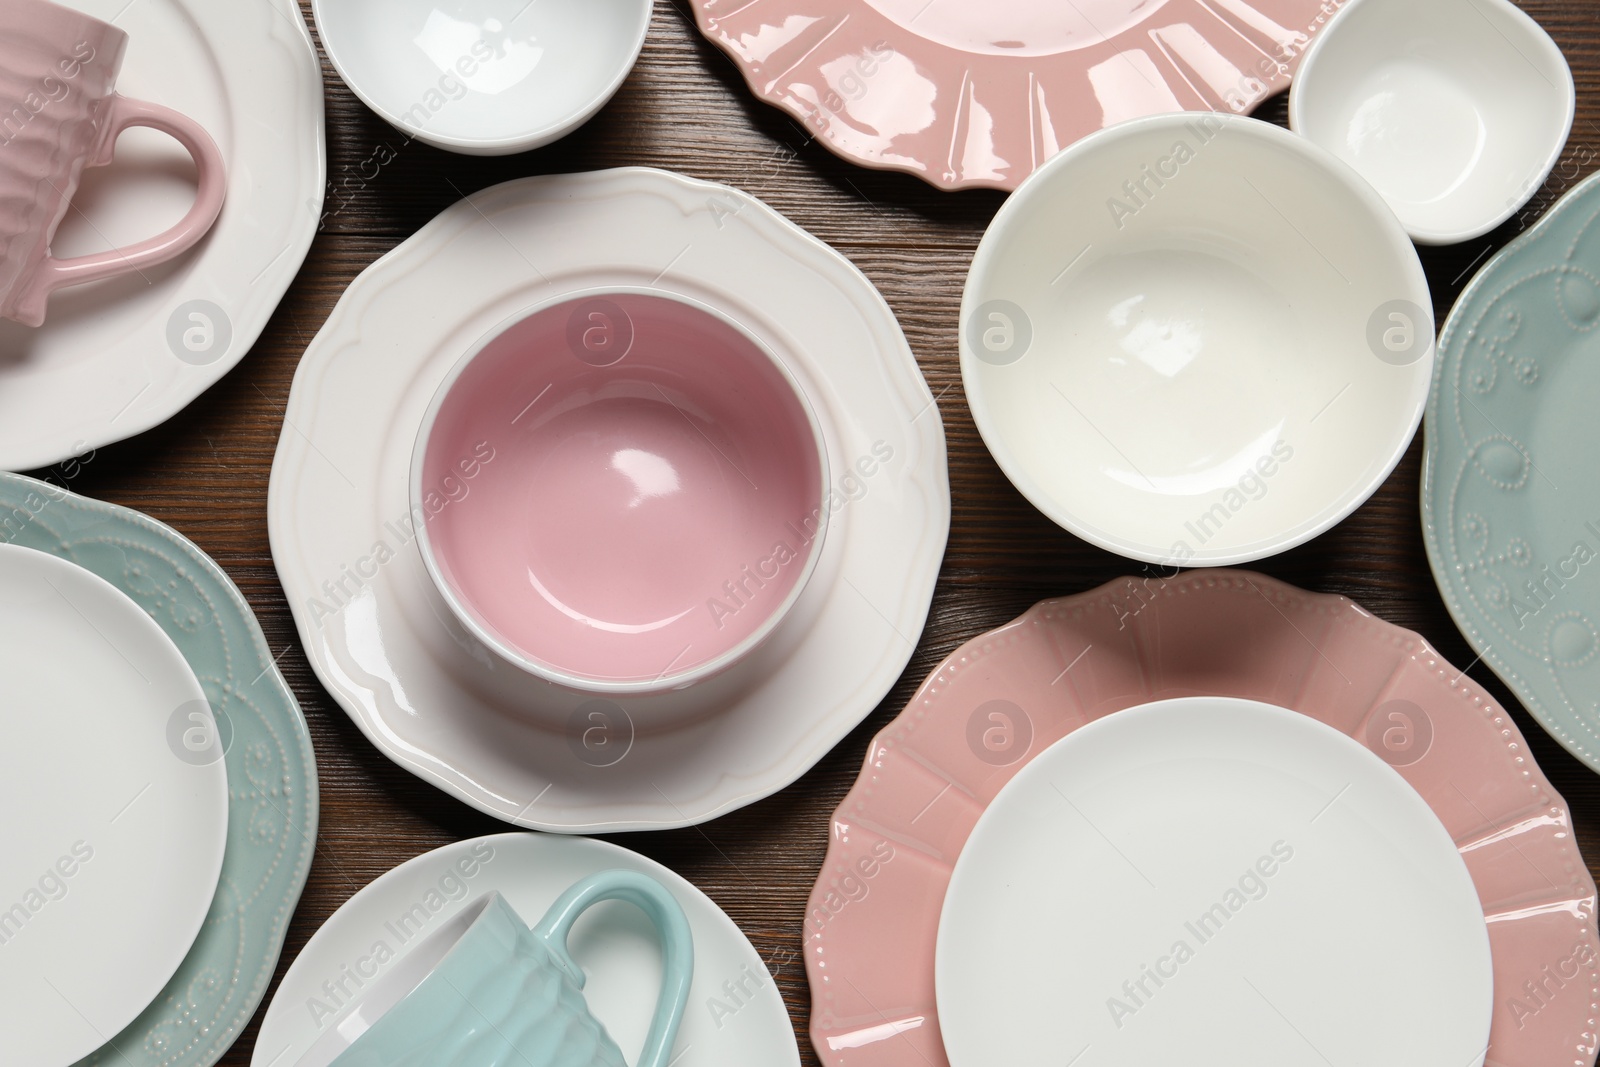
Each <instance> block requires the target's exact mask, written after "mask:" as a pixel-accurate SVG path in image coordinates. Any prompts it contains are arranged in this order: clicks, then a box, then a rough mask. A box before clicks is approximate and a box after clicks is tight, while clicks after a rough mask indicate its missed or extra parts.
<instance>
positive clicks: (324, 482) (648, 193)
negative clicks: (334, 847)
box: [267, 168, 950, 833]
mask: <svg viewBox="0 0 1600 1067" xmlns="http://www.w3.org/2000/svg"><path fill="white" fill-rule="evenodd" d="M598 285H628V286H651V287H654V288H658V289H661V290H663V291H665V292H669V293H676V294H678V295H680V296H685V297H688V298H690V299H693V300H697V301H699V302H701V303H703V304H707V305H709V306H711V307H712V308H714V309H716V310H718V311H720V312H722V313H723V314H725V315H727V316H729V317H730V318H732V319H733V320H734V321H736V322H739V323H740V324H741V325H743V326H744V328H745V329H746V330H747V331H748V332H750V333H751V334H752V335H753V336H755V337H756V338H757V339H758V340H759V341H761V342H762V343H763V344H765V345H766V346H767V347H768V348H769V349H770V350H771V351H773V352H774V353H776V354H777V355H778V356H779V357H780V358H781V359H782V360H783V361H784V364H785V366H787V367H788V368H789V370H790V371H791V372H792V373H793V374H794V376H795V379H796V380H797V381H798V382H799V383H800V386H801V388H802V389H804V390H805V392H806V395H807V398H808V399H809V400H810V402H811V405H812V407H813V409H814V410H815V412H816V416H817V421H818V423H819V425H820V427H821V430H822V436H823V440H824V443H825V445H826V447H827V450H828V462H829V468H830V470H831V471H832V472H833V489H834V496H833V497H832V504H833V505H834V510H833V511H832V514H831V516H830V517H829V520H828V521H829V526H828V530H827V534H826V537H825V541H824V544H825V548H824V551H823V554H822V558H821V560H820V561H819V563H818V565H817V569H816V572H815V574H814V576H813V577H812V580H811V581H810V583H809V584H808V585H807V586H806V590H805V592H804V594H803V595H802V596H801V597H800V599H799V601H797V602H796V604H795V606H794V608H793V609H792V610H791V611H790V613H789V615H788V616H786V617H785V619H784V622H783V624H782V625H781V626H779V627H778V628H777V629H776V630H775V631H774V632H773V634H772V635H771V636H770V637H769V638H768V639H767V641H766V642H765V643H763V645H762V646H761V647H760V648H759V649H758V650H756V651H755V652H754V653H752V655H751V656H750V657H749V658H747V659H746V660H745V661H742V662H741V663H739V664H738V665H736V666H735V667H733V668H732V669H730V670H729V671H727V672H726V673H725V674H723V675H721V676H719V677H717V678H714V679H710V680H708V681H706V682H702V683H700V684H699V685H696V686H693V687H692V688H690V689H687V690H683V691H680V692H676V693H669V694H663V695H657V696H651V697H638V698H629V699H627V700H621V701H618V702H616V703H611V702H607V701H597V700H593V699H591V698H590V697H589V696H587V695H585V694H579V693H576V692H573V691H570V690H565V689H561V688H558V687H556V686H554V685H551V684H548V683H545V682H541V681H539V680H537V679H534V678H531V677H530V676H528V675H527V674H525V673H524V672H522V671H520V670H518V669H517V668H515V667H512V666H511V665H510V664H508V663H505V662H503V661H501V660H499V659H498V658H497V657H495V656H494V655H493V654H491V653H490V652H489V651H488V650H487V649H485V648H484V647H483V646H482V645H481V644H480V643H478V642H477V641H476V640H474V639H473V638H472V637H471V636H470V635H469V634H468V633H467V631H466V630H465V629H463V628H462V627H461V626H460V624H459V623H457V622H456V621H455V618H454V616H453V615H452V614H451V612H450V610H449V609H448V608H447V607H446V606H445V603H444V601H443V598H442V597H441V596H440V595H439V593H438V590H437V589H436V588H435V587H434V585H433V584H432V583H431V582H430V581H429V580H428V576H427V572H426V571H425V570H424V568H423V565H422V560H421V554H420V553H419V551H418V549H417V546H416V543H415V539H414V537H413V536H412V535H411V533H410V532H409V529H408V528H407V525H406V524H407V514H408V507H409V505H408V492H407V489H408V483H409V476H410V462H411V453H412V446H413V443H414V440H415V438H416V434H417V428H418V427H419V426H420V425H421V423H422V417H423V413H424V412H425V411H426V409H427V407H428V404H429V402H430V401H431V400H432V398H433V395H434V392H435V390H436V389H437V388H438V385H439V383H440V382H441V381H443V380H444V377H445V375H446V374H447V373H448V372H449V370H450V368H451V367H452V366H453V365H454V364H455V362H456V360H457V359H458V358H459V357H460V356H461V354H462V353H464V352H466V351H467V350H468V349H470V348H471V347H472V346H473V344H474V343H475V342H477V341H478V339H479V338H481V337H482V336H483V335H484V334H485V333H487V332H488V331H489V330H490V329H491V328H492V327H494V326H495V324H497V323H499V322H502V321H504V320H505V319H507V318H509V317H510V316H511V315H513V314H514V313H516V312H517V311H519V310H520V309H522V308H526V307H529V306H531V305H533V304H535V303H539V302H541V301H545V300H549V299H554V298H555V297H557V296H559V295H560V294H562V293H567V292H573V291H577V290H581V289H586V288H592V287H595V286H598ZM457 489H458V491H465V492H470V491H471V484H470V481H468V482H465V483H463V485H462V486H459V487H457ZM267 520H268V526H269V529H270V532H271V535H272V554H273V559H274V560H275V561H276V563H277V567H278V575H279V578H280V579H281V580H282V582H283V587H284V591H285V592H286V593H287V595H288V598H289V603H290V606H291V608H292V609H293V611H294V614H295V622H296V624H297V625H298V627H299V632H300V636H301V638H302V640H303V642H304V644H305V648H306V653H307V655H308V657H309V658H310V660H311V664H312V666H313V667H314V668H315V669H316V671H317V674H318V676H319V677H320V678H321V679H322V681H323V684H325V685H326V686H327V687H328V689H329V691H330V692H332V693H333V695H334V697H335V698H336V699H338V701H339V702H340V704H341V705H342V706H343V707H344V709H345V710H346V711H347V712H348V713H349V714H350V716H351V718H352V719H354V720H355V721H356V723H357V725H359V726H360V727H361V729H362V730H363V731H364V732H365V733H366V735H367V737H368V738H369V739H370V740H371V741H372V742H373V743H374V744H375V745H377V746H378V747H379V748H380V749H382V750H383V751H384V752H385V753H386V754H387V755H388V756H389V757H390V758H391V759H393V760H395V761H396V762H397V763H399V764H401V765H402V766H404V767H407V768H409V769H410V770H412V771H413V772H414V773H416V774H418V775H420V776H421V777H423V778H425V779H427V780H428V781H431V782H433V783H434V784H436V785H438V786H440V787H441V788H443V789H445V790H447V791H448V792H450V793H452V794H454V795H455V796H457V797H460V798H461V799H462V800H464V801H466V802H467V803H469V804H472V805H474V806H475V807H477V808H479V809H481V810H483V811H487V812H489V813H490V814H493V815H496V816H498V817H500V818H502V819H506V820H508V821H512V822H515V823H518V824H519V825H524V826H532V827H536V828H539V829H547V830H559V831H564V832H574V833H577V832H598V831H617V830H630V829H646V828H659V827H666V826H682V825H688V824H692V823H697V822H703V821H705V820H707V819H711V818H714V817H716V816H717V815H720V814H722V813H724V812H727V811H730V810H732V809H734V808H737V807H740V806H742V805H744V804H748V803H751V802H752V801H755V800H758V799H760V798H762V797H764V796H767V795H769V794H771V793H773V792H776V791H777V790H779V789H781V788H783V787H784V786H786V785H788V784H789V783H790V782H792V781H794V780H795V779H796V778H798V777H799V776H800V775H801V774H803V773H805V771H806V770H807V769H808V768H810V767H811V765H812V764H813V763H815V762H816V761H817V760H818V759H820V758H821V757H822V756H823V755H824V754H825V753H826V752H827V751H828V750H829V749H830V748H832V747H833V746H834V745H835V744H837V743H838V741H839V740H840V738H842V737H844V735H845V734H847V733H848V732H849V731H850V730H851V729H853V728H854V727H855V726H856V724H857V723H859V722H860V721H861V720H862V719H863V718H864V717H865V716H866V715H867V714H868V713H869V712H871V711H872V709H873V708H874V707H876V706H877V704H878V702H879V701H880V700H882V699H883V696H884V694H885V693H887V692H888V691H889V689H890V687H891V686H893V684H894V682H895V680H896V679H897V678H898V677H899V675H900V673H901V671H902V670H904V668H905V665H906V663H907V661H908V660H909V659H910V656H911V652H912V650H913V648H914V647H915V645H916V641H917V639H918V637H919V636H920V634H921V632H922V627H923V624H924V622H925V621H926V619H927V612H928V606H929V604H930V602H931V600H932V596H933V585H934V580H935V578H936V577H937V575H938V570H939V563H940V561H941V559H942V557H943V554H944V546H945V539H946V536H947V535H948V533H949V524H950V491H949V482H948V476H947V473H946V467H945V444H944V429H943V426H942V425H941V423H940V419H939V411H938V408H937V406H936V405H935V404H934V401H933V397H932V395H931V394H930V393H929V392H928V387H927V385H926V383H924V382H923V380H922V376H921V374H920V373H919V372H918V370H917V366H916V362H915V360H914V358H913V357H912V355H911V350H910V348H909V347H908V346H907V344H906V341H905V337H904V335H903V334H902V333H901V332H900V327H899V324H898V323H897V322H896V321H895V318H894V315H893V313H892V312H891V311H890V310H889V307H888V305H887V304H885V303H884V301H883V298H882V297H881V296H879V295H878V293H877V291H876V290H874V289H873V288H872V284H871V283H870V282H868V281H867V280H866V278H865V277H863V276H862V274H861V273H860V272H859V271H857V270H856V269H855V268H854V267H853V266H851V265H850V263H849V262H848V261H847V260H845V259H844V257H842V256H840V255H839V254H838V253H837V252H834V251H833V250H832V249H830V248H828V247H827V246H826V245H824V244H823V243H821V242H820V241H818V240H817V239H816V238H814V237H811V236H810V235H809V234H806V233H805V232H804V231H802V230H800V229H799V228H797V227H796V226H795V225H794V224H793V223H790V222H789V221H787V220H786V219H784V218H783V217H781V216H780V215H778V214H777V213H776V212H774V211H772V210H771V209H770V208H768V207H766V206H765V205H764V204H762V203H761V202H760V201H758V200H756V199H755V198H753V197H751V196H748V195H747V194H745V193H741V192H739V191H737V190H734V189H730V188H728V187H726V186H721V185H713V184H709V183H706V182H699V181H694V180H692V179H689V178H684V177H680V176H678V175H674V174H669V173H667V172H665V171H658V170H648V169H644V168H627V169H622V170H614V171H605V172H600V173H596V174H576V175H564V176H558V177H549V178H528V179H523V180H521V181H515V182H508V183H507V184H505V185H499V186H495V187H493V188H491V189H486V190H484V191H483V192H480V193H478V194H475V195H474V196H473V197H471V198H470V199H469V200H467V201H465V202H463V203H460V204H457V205H455V206H454V207H452V208H450V209H448V210H447V211H445V212H444V213H443V214H442V215H440V216H439V217H438V218H437V219H435V220H434V221H433V222H431V223H429V224H428V225H427V226H425V227H424V228H423V229H422V230H421V231H420V232H419V233H418V234H417V235H416V236H415V237H412V238H411V239H410V240H408V241H406V242H405V243H403V244H402V245H400V246H399V247H398V248H396V249H395V250H394V251H392V252H390V253H389V254H388V255H387V256H385V257H384V258H383V259H381V260H379V261H378V262H377V263H375V264H373V266H371V267H370V268H368V269H367V270H366V271H365V272H364V273H363V274H362V275H361V276H360V277H359V278H357V279H356V280H355V282H354V283H352V284H351V286H350V288H349V289H348V290H347V291H346V292H345V295H344V297H343V299H341V300H340V302H339V305H338V306H337V307H336V308H335V309H334V311H333V314H332V315H331V316H330V317H329V319H328V321H327V323H326V324H325V325H324V327H323V329H322V332H321V333H319V334H318V335H317V337H316V339H315V340H314V341H313V342H312V343H311V345H310V347H309V348H308V349H307V350H306V353H305V356H304V357H303V358H302V359H301V361H300V367H299V370H298V371H297V372H296V374H295V382H294V388H293V391H292V392H291V394H290V398H289V408H288V412H287V415H286V419H285V426H284V431H283V436H282V438H281V439H280V440H279V443H278V454H277V458H276V460H275V462H274V464H273V468H272V485H271V491H270V493H269V496H268V502H267ZM756 562H757V561H752V563H753V564H754V563H756ZM729 577H730V579H732V578H735V577H737V576H735V575H730V576H729Z"/></svg>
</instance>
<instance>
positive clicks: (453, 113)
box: [311, 0, 652, 156]
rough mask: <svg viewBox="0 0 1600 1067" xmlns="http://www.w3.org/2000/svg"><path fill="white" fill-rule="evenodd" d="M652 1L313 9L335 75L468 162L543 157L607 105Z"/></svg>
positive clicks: (372, 1)
mask: <svg viewBox="0 0 1600 1067" xmlns="http://www.w3.org/2000/svg"><path fill="white" fill-rule="evenodd" d="M651 6H652V4H651V0H539V2H538V3H519V4H507V3H504V2H502V0H467V2H465V3H463V2H460V0H457V2H455V3H452V4H449V5H440V4H438V3H436V2H435V0H312V4H311V10H312V12H313V13H314V14H315V16H316V20H317V31H318V34H319V35H320V36H321V38H322V47H323V48H324V49H326V50H327V53H328V59H329V60H330V61H331V62H332V63H333V66H334V69H335V70H337V71H338V72H339V76H340V77H341V78H343V79H344V81H345V84H346V85H348V86H350V89H351V91H352V92H354V93H355V94H356V95H357V96H358V97H360V98H361V100H362V102H363V103H365V104H366V105H367V106H368V107H370V108H372V110H374V111H376V112H377V113H378V114H379V115H381V116H382V117H383V118H384V119H385V120H387V121H388V122H389V123H390V124H391V125H393V126H394V127H395V128H396V129H398V130H400V131H402V132H403V133H406V134H408V135H410V136H412V137H415V138H417V139H418V140H419V141H425V142H427V143H428V144H431V145H434V146H436V147H438V148H444V149H447V150H449V151H452V152H464V153H467V154H468V155H478V156H499V155H507V154H510V153H512V152H525V151H527V150H528V149H530V148H538V147H539V146H541V145H546V144H549V143H550V142H551V141H554V140H556V139H557V138H559V137H563V136H565V135H566V134H568V133H570V132H572V131H573V130H575V129H577V128H578V127H579V126H581V125H582V124H583V123H585V122H587V121H588V120H589V119H590V118H592V117H593V116H594V114H595V112H597V111H599V110H600V109H601V108H602V107H604V106H605V104H606V101H608V100H610V99H611V97H612V95H613V94H615V93H616V91H617V89H618V88H620V87H621V85H622V83H623V81H624V80H625V79H626V78H627V77H628V72H629V71H631V70H632V69H633V64H634V62H635V61H636V60H637V59H638V58H639V50H640V49H641V48H643V47H644V36H645V31H646V30H647V29H648V28H649V26H650V10H651Z"/></svg>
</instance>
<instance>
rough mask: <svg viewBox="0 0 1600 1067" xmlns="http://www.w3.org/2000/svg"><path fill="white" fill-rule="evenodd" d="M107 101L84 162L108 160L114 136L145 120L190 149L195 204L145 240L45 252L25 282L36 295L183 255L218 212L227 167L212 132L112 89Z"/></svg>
mask: <svg viewBox="0 0 1600 1067" xmlns="http://www.w3.org/2000/svg"><path fill="white" fill-rule="evenodd" d="M106 107H108V108H109V109H110V111H109V113H108V114H107V116H106V124H105V129H104V132H103V133H102V134H101V137H100V148H99V151H98V152H96V153H95V155H94V156H93V157H92V158H91V159H90V160H89V161H88V163H87V166H91V167H103V166H105V165H106V164H107V163H110V162H111V158H112V156H114V155H115V154H116V151H117V138H118V136H120V135H121V133H122V131H124V130H126V129H127V128H128V127H130V126H148V127H150V128H151V129H153V130H160V131H161V132H162V133H165V134H169V135H170V136H171V137H173V138H174V139H175V140H176V141H177V142H178V143H179V144H181V145H183V147H184V148H187V149H188V150H189V154H190V155H191V156H193V157H194V163H195V167H196V168H197V169H198V171H199V178H200V188H199V190H198V191H197V192H196V194H195V198H194V206H193V207H191V208H190V209H189V213H188V214H187V215H185V216H184V217H183V218H182V220H181V221H179V223H178V224H177V225H176V226H174V227H172V229H170V230H168V231H167V232H166V233H163V234H161V235H159V236H157V237H152V238H150V239H149V240H148V241H140V242H139V243H138V244H136V245H130V246H128V247H127V248H114V249H112V250H111V251H109V252H97V253H95V254H94V255H92V256H77V257H75V258H73V259H56V258H55V257H54V256H49V257H46V258H45V260H44V262H43V263H41V264H40V266H39V271H38V274H37V275H36V276H35V278H34V282H33V284H32V285H31V286H30V287H29V288H30V289H32V290H33V293H34V295H35V296H36V297H37V298H39V299H41V300H42V299H43V298H44V297H46V296H48V295H49V294H50V293H52V292H54V291H55V290H57V289H60V288H61V287H62V286H66V285H82V284H83V283H85V282H94V281H99V280H100V279H102V278H110V277H114V276H116V275H118V274H126V273H127V272H129V271H135V270H142V269H143V268H145V267H153V266H155V265H156V264H157V263H165V262H166V261H167V260H169V259H172V258H173V257H174V256H178V255H182V254H183V253H184V252H187V251H188V250H189V249H190V248H192V247H194V244H195V242H196V241H199V240H200V238H202V237H204V236H205V235H206V231H208V230H210V229H211V224H212V223H214V222H216V221H217V216H218V215H219V214H221V212H222V201H223V198H224V196H226V194H227V177H226V168H225V166H224V164H223V162H222V152H221V150H220V149H218V148H217V142H215V141H213V140H212V139H211V135H210V134H208V133H206V131H205V129H204V128H203V127H201V125H200V124H199V123H197V122H195V121H194V120H193V119H191V118H189V117H188V116H187V115H182V114H179V113H178V112H176V111H174V110H172V109H171V108H169V107H162V106H161V105H160V104H151V103H147V102H145V101H143V100H133V99H130V98H129V97H126V96H122V95H121V94H119V93H113V94H111V96H110V97H108V98H107V99H106Z"/></svg>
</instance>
